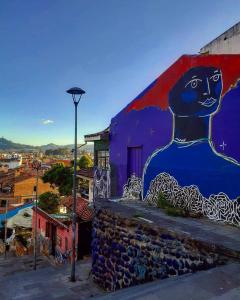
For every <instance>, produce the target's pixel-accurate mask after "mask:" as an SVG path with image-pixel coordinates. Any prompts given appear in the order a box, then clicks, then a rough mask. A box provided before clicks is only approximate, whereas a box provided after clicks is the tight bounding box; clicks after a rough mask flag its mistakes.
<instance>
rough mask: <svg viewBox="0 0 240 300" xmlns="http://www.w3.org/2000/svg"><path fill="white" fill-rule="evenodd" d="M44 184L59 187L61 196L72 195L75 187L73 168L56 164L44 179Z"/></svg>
mask: <svg viewBox="0 0 240 300" xmlns="http://www.w3.org/2000/svg"><path fill="white" fill-rule="evenodd" d="M42 180H43V182H45V183H46V182H48V183H50V185H51V186H56V187H58V191H59V193H60V195H63V196H64V195H71V193H72V186H73V168H72V167H65V166H63V165H62V164H56V165H54V166H52V168H51V169H50V170H49V171H47V172H46V173H45V174H44V175H43V177H42Z"/></svg>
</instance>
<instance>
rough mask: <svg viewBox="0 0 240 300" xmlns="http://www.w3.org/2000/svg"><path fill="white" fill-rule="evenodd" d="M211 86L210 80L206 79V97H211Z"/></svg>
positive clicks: (204, 93)
mask: <svg viewBox="0 0 240 300" xmlns="http://www.w3.org/2000/svg"><path fill="white" fill-rule="evenodd" d="M210 92H211V90H210V84H209V80H208V78H207V79H206V83H205V86H204V92H203V95H204V96H207V95H210Z"/></svg>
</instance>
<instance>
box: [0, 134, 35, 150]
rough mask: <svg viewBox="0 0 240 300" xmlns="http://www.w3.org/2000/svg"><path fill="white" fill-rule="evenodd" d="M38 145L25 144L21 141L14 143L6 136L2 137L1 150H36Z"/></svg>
mask: <svg viewBox="0 0 240 300" xmlns="http://www.w3.org/2000/svg"><path fill="white" fill-rule="evenodd" d="M36 148H37V147H34V146H30V145H24V144H19V143H14V142H12V141H9V140H7V139H5V138H3V137H2V138H0V150H9V151H11V150H34V149H36Z"/></svg>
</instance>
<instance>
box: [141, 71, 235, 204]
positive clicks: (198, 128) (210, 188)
mask: <svg viewBox="0 0 240 300" xmlns="http://www.w3.org/2000/svg"><path fill="white" fill-rule="evenodd" d="M222 87H223V78H222V72H221V70H220V69H218V68H215V67H196V68H191V69H190V70H189V71H187V72H186V73H185V74H184V75H183V76H182V77H181V78H180V79H179V80H178V81H177V83H176V84H175V85H174V86H173V88H172V89H171V91H170V92H169V107H170V110H171V113H172V115H173V137H172V141H171V143H170V144H169V145H167V146H166V147H163V148H161V149H157V150H156V151H155V152H154V153H153V154H152V155H151V156H150V158H149V159H148V161H147V163H146V165H145V168H144V174H143V181H144V184H143V197H144V198H145V197H146V195H147V192H148V190H149V188H150V184H151V182H152V180H154V179H155V178H156V176H157V175H158V174H160V173H162V172H166V173H169V174H171V176H173V177H174V178H175V179H176V180H177V181H178V182H179V183H180V185H181V186H188V185H191V184H194V185H196V186H198V188H199V190H200V191H201V193H202V195H203V196H205V197H209V196H210V195H212V194H218V193H220V192H223V193H225V194H226V195H228V197H229V198H230V199H236V198H237V197H238V196H239V195H240V185H239V182H240V165H239V164H238V163H237V162H236V161H235V160H233V159H231V158H229V157H227V156H224V155H222V154H220V153H217V152H216V150H215V149H214V146H213V144H212V141H211V119H212V117H213V116H214V114H216V113H217V112H218V110H219V109H220V103H221V94H222Z"/></svg>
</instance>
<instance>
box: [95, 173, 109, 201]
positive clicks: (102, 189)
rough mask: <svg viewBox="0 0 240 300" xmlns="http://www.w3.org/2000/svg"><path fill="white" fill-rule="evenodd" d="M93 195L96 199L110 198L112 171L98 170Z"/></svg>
mask: <svg viewBox="0 0 240 300" xmlns="http://www.w3.org/2000/svg"><path fill="white" fill-rule="evenodd" d="M93 187H94V188H93V195H94V199H97V198H104V199H106V198H109V197H110V170H109V169H102V168H96V169H95V170H94V178H93Z"/></svg>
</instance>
